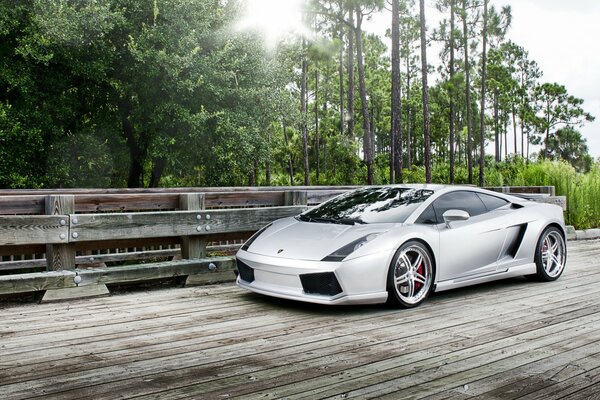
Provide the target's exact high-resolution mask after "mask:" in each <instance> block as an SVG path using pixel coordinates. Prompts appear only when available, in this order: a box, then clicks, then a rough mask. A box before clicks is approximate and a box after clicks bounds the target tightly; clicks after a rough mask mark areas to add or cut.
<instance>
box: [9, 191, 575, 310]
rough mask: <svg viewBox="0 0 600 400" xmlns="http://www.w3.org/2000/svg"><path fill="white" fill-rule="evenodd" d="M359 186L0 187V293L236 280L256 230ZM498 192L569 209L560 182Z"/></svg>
mask: <svg viewBox="0 0 600 400" xmlns="http://www.w3.org/2000/svg"><path fill="white" fill-rule="evenodd" d="M351 188H353V187H350V186H346V187H289V188H287V187H286V188H186V189H168V190H167V189H155V190H149V189H124V190H116V189H109V190H77V189H65V190H52V191H35V190H0V258H1V259H0V295H4V294H13V293H21V292H32V291H46V294H47V296H48V297H50V298H61V296H63V297H64V296H67V297H68V296H71V295H72V292H74V291H73V289H76V290H77V292H78V293H79V295H85V294H86V293H89V294H97V293H104V292H106V291H107V290H106V285H107V284H116V283H126V282H137V281H144V280H150V279H159V278H160V279H162V278H166V277H175V278H180V279H185V280H186V282H187V283H188V284H190V283H211V282H216V281H223V280H232V279H233V278H234V276H235V275H234V272H233V271H234V268H235V264H234V262H233V257H232V254H233V253H234V252H235V251H236V250H237V248H239V246H240V245H241V243H243V241H244V240H245V239H247V238H248V237H249V236H250V235H251V234H252V233H253V232H255V231H256V230H258V229H259V228H261V227H262V226H264V225H266V224H267V223H269V222H271V221H273V220H275V219H278V218H282V217H286V216H291V215H296V214H298V213H300V212H301V211H302V210H304V209H306V208H307V207H309V206H312V205H316V204H319V203H321V202H323V201H325V200H327V199H329V198H331V197H333V196H335V195H338V194H340V193H343V192H345V191H347V190H349V189H351ZM490 189H492V190H496V191H499V192H505V193H514V192H515V191H518V192H520V193H534V194H537V196H539V199H537V200H540V201H550V202H554V203H559V204H562V205H563V207H564V201H565V200H564V198H561V197H555V196H554V188H553V187H544V186H542V187H526V188H508V187H496V188H490ZM75 277H78V278H77V279H75ZM65 290H67V292H68V293H66V292H65ZM61 291H62V292H61ZM48 292H55V293H53V294H51V295H50V293H48ZM61 293H62V294H61Z"/></svg>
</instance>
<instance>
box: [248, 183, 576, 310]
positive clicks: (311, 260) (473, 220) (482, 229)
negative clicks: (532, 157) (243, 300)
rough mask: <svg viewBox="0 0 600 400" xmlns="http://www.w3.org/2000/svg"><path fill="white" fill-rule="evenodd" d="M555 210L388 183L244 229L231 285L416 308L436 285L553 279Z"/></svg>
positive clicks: (557, 265) (560, 230)
mask: <svg viewBox="0 0 600 400" xmlns="http://www.w3.org/2000/svg"><path fill="white" fill-rule="evenodd" d="M566 258H567V246H566V241H565V226H564V221H563V211H562V209H561V208H560V207H559V206H556V205H551V204H544V203H538V202H534V201H531V200H527V199H524V198H521V197H515V196H509V195H504V194H500V193H495V192H491V191H488V190H485V189H479V188H475V187H461V186H441V185H390V186H381V187H365V188H360V189H357V190H353V191H350V192H347V193H345V194H342V195H340V196H337V197H335V198H333V199H331V200H329V201H327V202H325V203H323V204H321V205H319V206H317V207H315V208H312V209H310V210H308V211H306V212H304V213H302V214H300V215H298V216H296V217H289V218H283V219H280V220H277V221H275V222H273V223H272V224H269V225H268V226H266V227H264V228H262V229H261V230H260V231H258V232H257V233H256V234H254V235H253V236H252V237H251V238H250V239H249V240H248V241H247V242H246V243H245V244H244V245H243V246H242V248H241V249H240V250H239V251H238V253H237V267H238V271H239V274H238V278H237V284H238V285H239V286H240V287H243V288H246V289H248V290H251V291H253V292H256V293H262V294H265V295H269V296H276V297H282V298H285V299H293V300H301V301H308V302H313V303H321V304H352V303H383V302H386V301H388V302H391V303H394V304H396V305H399V306H401V307H414V306H417V305H419V304H421V303H422V302H423V301H424V300H425V299H426V298H427V296H429V294H430V293H431V292H432V291H442V290H448V289H453V288H457V287H461V286H467V285H473V284H477V283H482V282H488V281H492V280H497V279H503V278H508V277H513V276H519V275H525V276H530V277H534V278H536V279H538V280H541V281H552V280H555V279H557V278H558V277H559V276H560V275H561V274H562V272H563V270H564V267H565V263H566Z"/></svg>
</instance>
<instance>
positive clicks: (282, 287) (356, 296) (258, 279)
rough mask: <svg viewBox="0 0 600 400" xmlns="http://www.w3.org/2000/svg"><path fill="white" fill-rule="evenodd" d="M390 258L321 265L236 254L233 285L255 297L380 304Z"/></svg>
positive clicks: (381, 256)
mask: <svg viewBox="0 0 600 400" xmlns="http://www.w3.org/2000/svg"><path fill="white" fill-rule="evenodd" d="M390 257H391V256H389V255H388V254H387V253H386V252H382V253H377V254H371V255H368V256H364V257H359V258H355V259H352V260H345V261H341V262H324V261H304V260H292V259H285V258H278V257H268V256H262V255H257V254H253V253H249V252H247V251H243V250H240V251H239V252H238V254H237V258H238V263H242V264H241V268H240V274H239V275H238V278H237V285H238V286H239V287H242V288H244V289H247V290H250V291H252V292H255V293H260V294H264V295H268V296H274V297H279V298H284V299H289V300H298V301H305V302H310V303H318V304H371V303H383V302H385V301H386V300H387V291H386V278H387V270H388V265H389V262H390V261H389V258H390ZM248 269H249V270H251V272H250V271H249V270H248ZM242 271H244V272H243V273H242Z"/></svg>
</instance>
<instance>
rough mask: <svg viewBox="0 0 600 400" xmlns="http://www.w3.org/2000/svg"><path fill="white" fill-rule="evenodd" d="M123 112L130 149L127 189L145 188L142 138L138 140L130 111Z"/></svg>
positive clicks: (124, 132)
mask: <svg viewBox="0 0 600 400" xmlns="http://www.w3.org/2000/svg"><path fill="white" fill-rule="evenodd" d="M124 107H125V108H126V109H125V110H123V117H122V119H121V123H122V130H123V136H124V137H125V141H126V143H127V148H128V149H129V176H128V178H127V187H129V188H139V187H142V186H143V175H144V162H143V149H142V146H141V142H142V140H141V138H138V139H136V137H135V134H134V132H133V126H132V125H131V121H130V120H129V109H128V107H127V106H124Z"/></svg>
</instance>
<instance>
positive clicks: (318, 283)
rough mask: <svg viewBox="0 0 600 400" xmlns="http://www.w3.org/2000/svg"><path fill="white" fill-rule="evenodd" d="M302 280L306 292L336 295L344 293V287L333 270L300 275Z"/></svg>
mask: <svg viewBox="0 0 600 400" xmlns="http://www.w3.org/2000/svg"><path fill="white" fill-rule="evenodd" d="M300 282H302V288H303V289H304V293H306V294H320V295H323V296H335V295H336V294H340V293H342V288H341V286H340V283H339V282H338V280H337V278H336V277H335V274H334V273H333V272H321V273H318V274H305V275H300Z"/></svg>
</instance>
